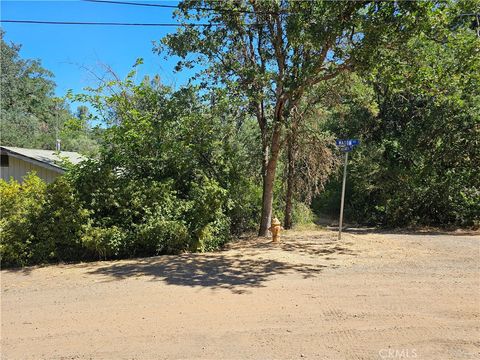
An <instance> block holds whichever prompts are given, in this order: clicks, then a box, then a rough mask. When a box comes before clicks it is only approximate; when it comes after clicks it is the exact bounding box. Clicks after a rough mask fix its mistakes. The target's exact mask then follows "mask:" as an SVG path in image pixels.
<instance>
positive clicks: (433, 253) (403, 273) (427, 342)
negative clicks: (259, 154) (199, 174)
mask: <svg viewBox="0 0 480 360" xmlns="http://www.w3.org/2000/svg"><path fill="white" fill-rule="evenodd" d="M335 236H336V235H335V234H334V233H332V232H327V231H323V232H322V231H309V232H307V231H305V232H298V231H297V232H288V233H287V235H286V236H285V238H284V242H283V243H282V244H281V245H272V244H270V243H268V242H267V241H266V240H258V239H252V240H249V241H242V242H238V243H235V244H233V245H232V246H231V247H230V249H228V250H226V251H223V252H218V253H213V254H193V255H191V254H190V255H182V256H165V257H156V258H148V259H140V260H129V261H115V262H99V263H89V264H79V265H63V266H49V267H44V268H30V269H25V270H20V271H2V272H1V285H2V299H1V305H2V334H1V335H2V339H1V354H2V359H90V358H91V359H198V358H200V359H302V358H305V359H480V340H479V339H480V271H479V261H480V260H479V259H480V257H479V255H480V237H479V236H453V235H398V234H397V235H388V234H382V235H379V234H362V235H354V234H345V236H344V239H343V240H342V241H341V242H337V241H336V240H335Z"/></svg>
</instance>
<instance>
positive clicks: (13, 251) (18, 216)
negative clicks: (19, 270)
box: [0, 173, 46, 267]
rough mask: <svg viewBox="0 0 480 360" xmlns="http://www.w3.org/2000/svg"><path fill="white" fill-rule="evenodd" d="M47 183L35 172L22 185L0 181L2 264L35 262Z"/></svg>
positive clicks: (0, 254)
mask: <svg viewBox="0 0 480 360" xmlns="http://www.w3.org/2000/svg"><path fill="white" fill-rule="evenodd" d="M45 195H46V184H45V183H44V182H43V181H42V180H41V179H40V178H39V177H38V176H36V175H35V174H34V173H31V174H29V175H27V176H25V178H24V181H23V183H22V184H19V183H18V182H17V181H15V180H13V179H12V180H10V181H8V182H7V181H4V180H0V199H1V201H0V215H1V216H0V231H1V243H0V256H1V260H2V267H4V266H23V265H27V264H29V263H31V262H32V260H31V259H32V258H33V257H34V254H33V252H32V247H31V244H32V241H34V235H33V230H34V228H35V223H36V219H38V217H39V215H40V213H41V212H42V208H43V206H44V203H45Z"/></svg>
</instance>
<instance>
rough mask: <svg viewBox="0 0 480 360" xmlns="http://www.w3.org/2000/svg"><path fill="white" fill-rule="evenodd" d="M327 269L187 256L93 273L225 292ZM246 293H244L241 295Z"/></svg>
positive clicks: (121, 264) (120, 265) (112, 266)
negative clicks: (149, 279)
mask: <svg viewBox="0 0 480 360" xmlns="http://www.w3.org/2000/svg"><path fill="white" fill-rule="evenodd" d="M325 267H327V266H326V265H318V264H317V265H311V264H290V263H287V262H282V261H277V260H269V259H242V258H241V255H236V256H232V255H228V256H226V255H221V254H214V255H205V254H183V255H178V256H161V257H155V258H148V259H142V260H136V261H135V262H128V263H124V262H119V263H110V264H109V265H108V266H102V267H100V268H97V269H94V270H91V271H89V273H90V274H97V275H99V274H100V275H105V276H108V277H111V278H114V279H126V278H129V277H138V276H147V277H150V278H151V280H154V281H155V280H158V281H163V282H165V283H167V284H170V285H180V286H190V287H195V286H198V287H208V288H212V289H216V288H223V289H230V290H232V291H234V290H236V289H237V288H245V287H261V286H263V285H262V284H263V283H264V282H265V281H267V280H268V279H269V278H271V277H273V276H276V275H282V274H286V273H291V272H296V273H300V274H301V275H302V276H303V277H304V278H309V277H312V276H315V275H316V274H318V273H319V272H320V271H321V270H322V269H323V268H325ZM237 292H243V291H237Z"/></svg>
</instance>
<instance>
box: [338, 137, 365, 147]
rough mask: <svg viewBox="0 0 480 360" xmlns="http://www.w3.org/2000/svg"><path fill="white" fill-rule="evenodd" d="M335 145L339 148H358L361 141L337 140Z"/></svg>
mask: <svg viewBox="0 0 480 360" xmlns="http://www.w3.org/2000/svg"><path fill="white" fill-rule="evenodd" d="M335 143H336V144H337V146H357V145H359V144H360V140H357V139H348V140H341V139H337V140H335Z"/></svg>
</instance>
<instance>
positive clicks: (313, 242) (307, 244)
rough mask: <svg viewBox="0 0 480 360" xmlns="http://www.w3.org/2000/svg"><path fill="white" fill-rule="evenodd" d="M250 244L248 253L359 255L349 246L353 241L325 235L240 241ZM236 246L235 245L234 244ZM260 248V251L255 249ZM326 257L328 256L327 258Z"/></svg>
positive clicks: (313, 255)
mask: <svg viewBox="0 0 480 360" xmlns="http://www.w3.org/2000/svg"><path fill="white" fill-rule="evenodd" d="M238 243H240V244H241V245H240V246H242V244H245V243H246V244H248V247H247V249H246V250H247V252H246V254H248V255H254V254H258V253H259V252H261V251H273V250H281V251H285V252H289V253H296V254H299V255H307V256H310V257H318V256H329V255H333V254H337V255H351V256H357V252H358V251H353V250H352V249H350V248H349V246H350V245H352V243H351V242H343V241H338V240H335V239H333V238H332V237H331V236H325V235H323V236H322V235H318V236H315V235H308V236H307V237H302V236H301V235H296V236H294V237H292V236H289V235H286V236H285V237H284V238H283V239H282V241H280V242H278V243H273V242H272V241H271V240H263V241H262V240H259V239H258V238H252V239H246V242H238ZM233 247H235V245H233ZM255 250H258V251H255ZM325 259H326V258H325Z"/></svg>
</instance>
